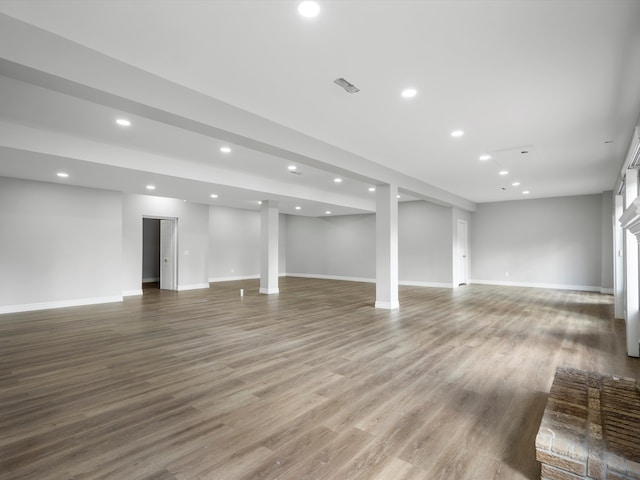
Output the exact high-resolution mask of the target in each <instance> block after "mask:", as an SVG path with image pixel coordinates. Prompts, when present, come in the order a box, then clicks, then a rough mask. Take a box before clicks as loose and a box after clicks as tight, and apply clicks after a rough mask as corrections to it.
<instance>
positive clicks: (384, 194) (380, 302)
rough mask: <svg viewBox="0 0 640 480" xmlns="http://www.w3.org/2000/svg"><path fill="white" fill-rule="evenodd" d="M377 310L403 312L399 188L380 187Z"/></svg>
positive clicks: (377, 189) (377, 239)
mask: <svg viewBox="0 0 640 480" xmlns="http://www.w3.org/2000/svg"><path fill="white" fill-rule="evenodd" d="M375 307H376V308H385V309H388V310H391V309H395V308H399V307H400V302H399V301H398V187H397V185H380V186H378V187H376V304H375Z"/></svg>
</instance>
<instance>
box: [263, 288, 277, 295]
mask: <svg viewBox="0 0 640 480" xmlns="http://www.w3.org/2000/svg"><path fill="white" fill-rule="evenodd" d="M259 292H260V293H262V294H263V295H273V294H275V293H280V289H279V288H262V287H261V288H260V290H259Z"/></svg>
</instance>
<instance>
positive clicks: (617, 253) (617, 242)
mask: <svg viewBox="0 0 640 480" xmlns="http://www.w3.org/2000/svg"><path fill="white" fill-rule="evenodd" d="M614 202H615V203H614V210H613V212H614V213H613V295H614V299H615V304H614V305H615V307H614V316H615V318H624V255H623V252H624V241H623V238H624V231H623V230H622V226H621V225H620V217H621V216H622V213H623V211H624V199H623V198H622V195H616V196H615V197H614Z"/></svg>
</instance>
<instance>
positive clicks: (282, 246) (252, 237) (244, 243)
mask: <svg viewBox="0 0 640 480" xmlns="http://www.w3.org/2000/svg"><path fill="white" fill-rule="evenodd" d="M278 224H279V227H280V231H279V238H278V242H279V252H278V262H279V270H280V273H281V274H284V273H285V272H286V228H287V215H282V214H281V215H280V216H279V219H278ZM259 277H260V212H259V211H254V210H241V209H238V208H227V207H216V206H210V207H209V281H210V282H219V281H225V280H239V279H244V278H259Z"/></svg>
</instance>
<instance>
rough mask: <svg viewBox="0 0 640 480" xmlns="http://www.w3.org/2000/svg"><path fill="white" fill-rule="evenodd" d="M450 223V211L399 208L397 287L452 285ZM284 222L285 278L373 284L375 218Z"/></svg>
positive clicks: (430, 206)
mask: <svg viewBox="0 0 640 480" xmlns="http://www.w3.org/2000/svg"><path fill="white" fill-rule="evenodd" d="M451 221H452V209H451V208H446V207H441V206H438V205H434V204H430V203H427V202H403V203H401V204H400V206H399V210H398V250H399V258H398V271H399V279H400V282H408V283H414V282H415V283H425V284H442V285H450V284H451V282H452V270H451V265H452V251H451V241H452V228H451ZM287 222H288V223H287V273H289V274H292V275H294V274H303V275H321V276H322V275H326V276H339V277H350V278H360V279H374V278H375V270H376V269H375V259H376V256H375V215H373V214H368V215H347V216H336V217H318V218H315V217H299V216H290V217H289V218H288V220H287Z"/></svg>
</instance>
